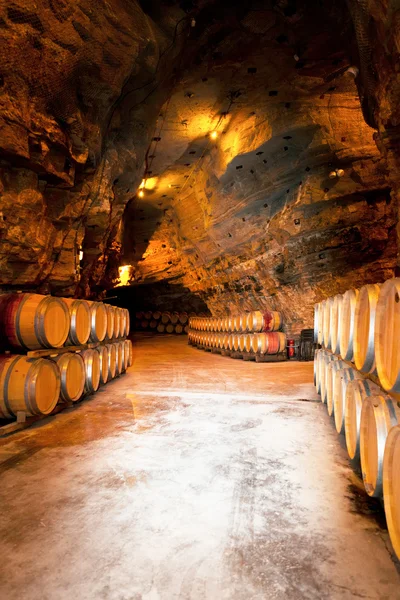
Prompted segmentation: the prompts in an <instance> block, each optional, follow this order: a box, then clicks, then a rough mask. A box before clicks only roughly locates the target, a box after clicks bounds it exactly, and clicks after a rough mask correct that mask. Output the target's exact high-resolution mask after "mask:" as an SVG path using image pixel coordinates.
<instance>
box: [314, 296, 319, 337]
mask: <svg viewBox="0 0 400 600" xmlns="http://www.w3.org/2000/svg"><path fill="white" fill-rule="evenodd" d="M318 316H319V303H318V304H314V344H317V343H318Z"/></svg>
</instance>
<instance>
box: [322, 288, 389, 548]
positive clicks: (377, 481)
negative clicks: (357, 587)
mask: <svg viewBox="0 0 400 600" xmlns="http://www.w3.org/2000/svg"><path fill="white" fill-rule="evenodd" d="M314 336H315V341H316V342H317V343H318V344H320V345H321V346H322V348H321V349H319V350H316V353H315V361H314V380H315V385H316V388H317V391H318V393H320V394H321V400H322V402H324V403H326V404H327V408H328V413H329V414H330V415H332V416H333V417H334V420H335V426H336V430H337V432H338V433H339V434H344V435H345V438H346V446H347V451H348V454H349V456H350V458H351V459H352V460H353V461H355V463H356V464H357V463H360V464H361V471H362V476H363V481H364V486H365V490H366V492H367V494H368V495H369V496H373V497H378V498H379V497H383V501H384V506H385V513H386V519H387V524H388V529H389V534H390V538H391V541H392V544H393V548H394V550H395V552H396V554H397V557H398V558H400V424H399V423H400V408H399V399H400V278H395V279H390V280H388V281H386V282H385V283H383V284H369V285H365V286H363V287H362V288H361V289H359V290H348V291H347V292H345V293H344V294H343V295H340V294H339V295H337V296H335V297H333V298H327V299H326V300H324V301H322V302H320V303H319V304H317V305H316V306H315V319H314Z"/></svg>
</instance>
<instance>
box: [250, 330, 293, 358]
mask: <svg viewBox="0 0 400 600" xmlns="http://www.w3.org/2000/svg"><path fill="white" fill-rule="evenodd" d="M251 347H252V350H253V352H254V353H255V354H278V353H279V352H283V351H284V350H285V348H286V335H285V334H284V333H281V332H278V331H272V332H267V333H256V334H253V336H252V344H251Z"/></svg>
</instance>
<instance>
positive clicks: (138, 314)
mask: <svg viewBox="0 0 400 600" xmlns="http://www.w3.org/2000/svg"><path fill="white" fill-rule="evenodd" d="M135 318H136V320H137V321H141V320H142V319H143V311H139V312H137V313H135Z"/></svg>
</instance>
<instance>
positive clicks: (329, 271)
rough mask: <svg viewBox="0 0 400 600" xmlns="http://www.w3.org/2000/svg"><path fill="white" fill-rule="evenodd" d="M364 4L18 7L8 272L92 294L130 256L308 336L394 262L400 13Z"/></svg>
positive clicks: (4, 217) (1, 248)
mask: <svg viewBox="0 0 400 600" xmlns="http://www.w3.org/2000/svg"><path fill="white" fill-rule="evenodd" d="M332 4H333V5H332ZM367 4H368V6H367V8H365V7H364V5H365V3H358V2H357V1H356V0H351V1H350V2H349V3H348V4H347V3H345V2H341V1H339V2H335V3H329V4H328V3H320V2H305V1H300V0H299V1H297V2H296V1H295V0H277V1H273V0H271V1H265V2H258V1H257V2H256V1H255V2H252V3H250V4H249V5H248V6H247V5H243V3H225V2H214V1H212V0H202V1H201V2H198V3H197V5H195V4H194V3H192V2H180V3H174V2H170V3H165V4H164V3H162V2H154V3H144V2H143V3H138V2H135V1H131V2H122V0H111V1H110V2H105V1H103V0H99V2H97V3H96V4H95V5H94V4H93V2H91V1H90V0H80V2H79V3H75V2H72V1H71V0H58V1H57V2H54V1H53V0H44V1H43V2H41V3H40V6H36V5H35V3H33V2H32V0H13V1H12V2H7V3H3V4H2V8H1V25H2V33H3V38H4V40H5V42H6V44H5V45H3V46H4V47H5V48H6V52H2V53H1V54H0V73H1V78H0V85H1V91H2V94H1V95H0V107H1V109H0V159H1V162H0V182H1V190H0V191H1V194H2V196H1V201H0V202H1V207H0V208H1V218H0V271H1V280H0V283H1V284H2V285H3V287H13V288H16V289H30V288H35V289H39V290H41V291H43V292H48V291H51V292H53V293H57V294H68V295H73V294H75V295H91V296H92V297H93V296H96V295H98V294H99V293H101V292H102V291H103V290H105V289H107V288H109V287H111V286H112V285H113V283H115V280H116V278H117V267H118V265H119V264H121V263H125V264H131V265H132V280H133V284H134V286H135V287H136V286H137V285H140V284H142V283H150V284H152V283H157V282H161V281H163V280H166V281H169V282H170V283H171V284H172V285H173V286H177V287H182V289H185V290H187V289H188V290H190V291H191V292H192V293H193V294H195V295H197V296H199V297H200V298H201V299H202V300H204V301H205V302H206V303H207V305H208V307H209V309H210V310H211V312H212V313H214V314H223V313H224V312H227V311H231V312H232V311H238V310H243V309H252V308H257V307H258V306H260V305H264V306H267V305H268V306H271V307H273V308H276V309H280V310H282V311H283V312H284V314H285V317H286V320H287V322H288V325H289V330H290V331H291V332H297V331H298V330H299V329H301V328H302V327H304V326H310V325H311V320H312V305H313V303H314V302H315V301H318V300H319V299H321V298H323V297H325V296H326V295H328V294H332V293H337V292H342V291H344V290H345V289H347V288H348V287H351V286H358V285H361V284H363V283H364V282H369V281H382V280H384V279H386V278H388V277H390V276H391V275H392V274H393V272H394V269H395V266H396V262H397V243H396V240H397V237H398V235H397V237H396V226H397V225H398V214H397V213H398V204H399V184H398V173H399V137H400V136H399V127H400V112H399V108H398V107H399V106H400V104H399V95H400V85H399V70H398V69H399V67H398V65H399V61H398V57H399V46H400V38H399V34H398V31H399V27H398V24H399V20H400V16H399V15H400V12H399V10H398V9H396V3H395V1H394V0H387V1H386V0H385V1H384V0H375V1H372V0H371V1H370V2H369V3H367ZM363 7H364V8H363ZM349 9H350V10H349ZM146 11H147V12H146ZM192 18H195V20H196V23H195V27H191V20H192ZM349 66H356V67H357V68H358V69H359V75H358V76H357V77H356V78H355V79H354V77H352V76H351V75H350V74H349V73H348V72H347V69H348V67H349ZM214 130H215V131H217V133H218V136H217V138H216V139H215V140H213V139H211V138H210V136H209V134H210V132H211V131H214ZM335 169H343V171H344V174H343V177H340V178H339V177H335V178H333V179H330V178H329V173H330V172H331V171H332V170H335ZM142 178H144V179H145V180H146V185H145V189H144V190H143V192H144V194H143V197H140V196H139V195H138V194H136V192H137V189H138V186H139V184H140V182H141V180H142ZM124 210H125V213H124ZM123 213H124V219H123V223H122V221H121V218H122V215H123ZM81 250H82V251H83V260H82V261H80V260H79V252H80V251H81Z"/></svg>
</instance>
